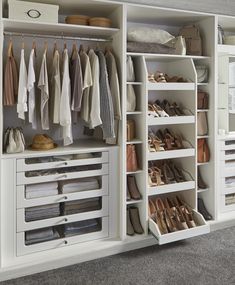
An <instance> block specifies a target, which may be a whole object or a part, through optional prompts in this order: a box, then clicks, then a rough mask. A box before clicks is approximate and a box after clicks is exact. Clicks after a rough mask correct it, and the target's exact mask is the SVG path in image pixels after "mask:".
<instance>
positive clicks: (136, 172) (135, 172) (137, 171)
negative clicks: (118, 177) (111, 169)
mask: <svg viewBox="0 0 235 285" xmlns="http://www.w3.org/2000/svg"><path fill="white" fill-rule="evenodd" d="M139 173H143V170H136V171H129V172H126V175H129V174H139Z"/></svg>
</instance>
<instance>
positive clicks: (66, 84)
mask: <svg viewBox="0 0 235 285" xmlns="http://www.w3.org/2000/svg"><path fill="white" fill-rule="evenodd" d="M62 76H63V80H62V89H61V101H60V125H61V126H62V127H63V140H64V145H70V144H72V143H73V134H72V125H71V124H72V120H71V106H70V100H71V85H70V77H69V58H68V50H67V49H64V53H63V75H62Z"/></svg>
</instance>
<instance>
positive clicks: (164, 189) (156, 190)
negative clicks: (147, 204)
mask: <svg viewBox="0 0 235 285" xmlns="http://www.w3.org/2000/svg"><path fill="white" fill-rule="evenodd" d="M195 185H196V184H195V181H186V182H182V183H173V184H166V185H162V186H156V187H148V190H147V195H148V196H155V195H160V194H167V193H173V192H178V191H185V190H192V189H195Z"/></svg>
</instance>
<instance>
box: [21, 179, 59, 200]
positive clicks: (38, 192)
mask: <svg viewBox="0 0 235 285" xmlns="http://www.w3.org/2000/svg"><path fill="white" fill-rule="evenodd" d="M53 195H58V182H49V183H40V184H32V185H27V186H26V187H25V197H26V199H33V198H40V197H47V196H53Z"/></svg>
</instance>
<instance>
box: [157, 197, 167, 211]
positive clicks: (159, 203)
mask: <svg viewBox="0 0 235 285" xmlns="http://www.w3.org/2000/svg"><path fill="white" fill-rule="evenodd" d="M155 207H156V209H157V211H159V212H163V211H164V210H165V205H164V203H163V201H162V199H161V198H157V199H156V200H155Z"/></svg>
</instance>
